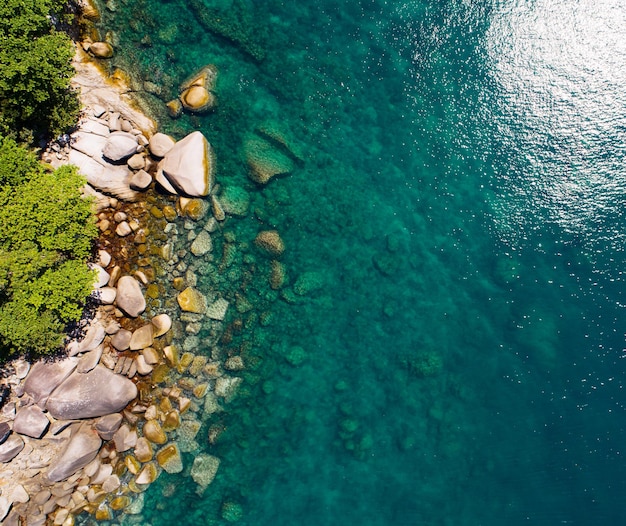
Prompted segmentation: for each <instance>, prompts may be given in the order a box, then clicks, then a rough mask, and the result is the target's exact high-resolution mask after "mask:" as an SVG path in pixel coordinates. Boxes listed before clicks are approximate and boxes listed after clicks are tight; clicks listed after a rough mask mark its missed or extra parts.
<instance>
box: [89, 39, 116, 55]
mask: <svg viewBox="0 0 626 526" xmlns="http://www.w3.org/2000/svg"><path fill="white" fill-rule="evenodd" d="M89 52H90V53H91V54H92V55H93V56H94V57H96V58H111V57H112V56H113V46H111V44H109V43H108V42H94V43H93V44H91V45H90V46H89Z"/></svg>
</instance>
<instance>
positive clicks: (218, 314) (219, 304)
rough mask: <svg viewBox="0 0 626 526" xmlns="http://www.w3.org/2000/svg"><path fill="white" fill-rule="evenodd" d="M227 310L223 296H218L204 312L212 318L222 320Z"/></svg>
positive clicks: (226, 303)
mask: <svg viewBox="0 0 626 526" xmlns="http://www.w3.org/2000/svg"><path fill="white" fill-rule="evenodd" d="M227 310H228V302H227V301H226V300H225V299H224V298H219V299H217V300H216V301H214V302H213V303H211V305H209V306H208V307H207V310H206V314H207V316H208V317H209V318H211V319H212V320H218V321H222V320H223V319H224V317H225V316H226V311H227Z"/></svg>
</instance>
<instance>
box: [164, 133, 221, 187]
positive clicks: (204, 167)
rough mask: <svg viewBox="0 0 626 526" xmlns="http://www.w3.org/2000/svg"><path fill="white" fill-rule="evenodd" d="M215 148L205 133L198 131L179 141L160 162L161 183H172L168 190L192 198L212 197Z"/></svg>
mask: <svg viewBox="0 0 626 526" xmlns="http://www.w3.org/2000/svg"><path fill="white" fill-rule="evenodd" d="M214 165H215V159H214V153H213V149H212V148H211V145H210V144H209V142H208V141H207V140H206V138H205V137H204V135H202V133H201V132H199V131H195V132H192V133H190V134H189V135H187V137H185V138H184V139H181V140H180V141H178V142H177V143H176V144H175V145H174V146H173V147H172V149H171V150H169V151H168V152H167V154H165V157H164V158H163V160H162V161H161V162H160V163H159V166H158V170H157V181H159V182H160V183H161V184H162V185H163V179H165V180H166V181H167V183H169V188H168V187H167V186H166V185H163V186H165V188H166V190H168V191H170V192H171V191H172V189H173V190H174V191H175V193H180V194H182V195H185V196H189V197H205V196H207V195H209V193H210V192H211V189H212V188H213V184H214V172H215V166H214Z"/></svg>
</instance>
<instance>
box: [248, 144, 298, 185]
mask: <svg viewBox="0 0 626 526" xmlns="http://www.w3.org/2000/svg"><path fill="white" fill-rule="evenodd" d="M244 151H245V155H246V160H247V162H248V167H249V168H250V170H249V172H248V175H249V176H250V179H252V180H253V181H254V182H256V183H259V184H267V183H268V182H270V180H272V179H273V178H274V177H277V176H281V175H287V174H289V173H291V172H292V171H293V169H294V163H293V161H292V160H291V159H290V158H289V157H287V155H285V154H284V153H283V152H281V151H280V150H279V149H278V148H276V147H274V146H273V145H272V144H271V143H270V142H269V141H266V140H263V139H261V138H259V137H250V138H249V139H248V140H247V141H246V142H245V144H244Z"/></svg>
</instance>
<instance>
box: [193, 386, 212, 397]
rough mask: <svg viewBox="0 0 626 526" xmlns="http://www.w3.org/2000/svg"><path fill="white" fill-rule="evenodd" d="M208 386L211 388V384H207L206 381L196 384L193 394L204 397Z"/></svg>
mask: <svg viewBox="0 0 626 526" xmlns="http://www.w3.org/2000/svg"><path fill="white" fill-rule="evenodd" d="M208 388H209V384H206V383H205V384H199V385H196V387H194V389H193V395H194V396H195V397H196V398H203V397H204V395H205V394H206V392H207V389H208Z"/></svg>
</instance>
